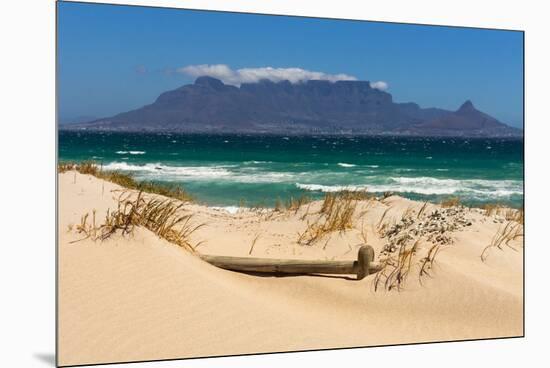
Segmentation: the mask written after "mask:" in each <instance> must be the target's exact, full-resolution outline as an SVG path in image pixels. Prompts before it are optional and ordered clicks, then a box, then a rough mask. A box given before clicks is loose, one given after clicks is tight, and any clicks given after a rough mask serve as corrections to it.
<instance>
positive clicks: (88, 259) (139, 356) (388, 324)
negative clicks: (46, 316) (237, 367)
mask: <svg viewBox="0 0 550 368" xmlns="http://www.w3.org/2000/svg"><path fill="white" fill-rule="evenodd" d="M122 190H124V189H123V188H121V187H119V186H117V185H115V184H113V183H110V182H107V181H104V180H101V179H98V178H96V177H93V176H90V175H82V174H80V173H76V172H73V171H68V172H65V173H62V174H59V229H58V231H59V245H58V247H59V248H58V250H59V274H58V277H59V300H58V303H59V304H58V305H59V318H58V323H59V324H58V327H59V348H60V350H59V363H60V364H61V365H76V364H86V363H106V362H120V361H136V360H150V359H171V358H187V357H205V356H216V355H233V354H245V353H262V352H276V351H295V350H307V349H327V348H342V347H354V346H374V345H386V344H401V343H416V342H430V341H441V340H464V339H480V338H491V337H510V336H521V335H522V334H523V257H522V254H523V248H522V247H523V238H516V239H513V240H511V241H510V242H509V244H508V245H507V246H503V247H502V249H499V248H498V247H492V248H489V249H488V250H486V248H487V247H488V246H489V245H490V244H491V243H492V241H493V240H494V237H495V234H498V233H499V232H500V231H502V229H503V228H504V227H505V226H506V224H507V223H508V222H509V221H508V220H507V219H505V218H504V216H503V215H502V214H499V213H496V214H491V215H487V214H486V213H484V211H483V210H480V209H469V208H464V207H446V208H441V206H440V205H437V204H427V205H426V206H424V203H423V202H416V201H411V200H408V199H405V198H402V197H398V196H390V197H388V198H385V199H383V200H381V199H370V200H360V201H357V203H356V204H355V207H354V214H353V227H352V228H350V229H348V230H346V231H337V232H332V233H330V234H328V235H326V236H324V237H322V239H320V240H319V241H316V242H313V243H312V244H309V245H307V244H303V242H302V243H299V242H298V238H299V235H300V234H304V232H305V231H306V229H307V228H308V222H309V224H312V223H314V222H315V221H316V219H318V218H319V214H318V213H319V211H320V208H321V206H322V201H316V202H311V203H307V204H304V205H302V206H300V207H299V208H297V209H296V210H294V209H293V210H281V211H278V212H274V211H272V210H268V209H246V208H243V209H240V210H238V211H237V212H236V213H229V212H228V211H226V210H224V209H222V208H212V207H207V206H204V205H200V204H194V203H189V204H185V205H184V207H183V209H184V211H186V212H187V213H189V214H192V218H191V222H192V223H193V224H196V225H199V224H203V226H202V227H200V228H199V229H198V230H197V231H195V232H194V233H193V234H192V235H191V244H195V245H197V244H198V246H197V247H196V252H198V253H200V254H205V255H224V256H239V257H249V256H250V257H261V258H280V259H308V260H355V259H357V251H358V249H359V247H360V246H361V245H362V244H363V243H364V239H365V237H366V239H367V244H369V245H371V246H372V247H373V248H374V250H375V254H376V260H377V261H380V260H381V257H382V258H383V257H384V249H385V247H386V246H387V244H388V241H389V240H390V239H394V240H395V237H394V238H391V236H390V235H388V234H389V232H388V230H389V229H391V228H395V224H396V223H399V221H400V219H402V218H405V217H407V216H406V215H407V214H410V217H411V218H414V219H415V220H414V224H413V225H410V228H407V226H409V225H406V224H405V225H403V227H404V228H407V229H408V230H407V231H409V232H410V231H416V232H417V233H418V234H420V235H418V236H419V238H421V239H422V241H420V242H419V243H418V244H419V245H418V254H419V255H420V256H421V255H422V254H425V253H426V252H427V251H428V250H429V247H430V246H431V245H432V244H433V243H432V242H431V241H436V242H439V243H441V244H440V247H439V252H438V254H437V258H436V260H435V261H434V263H433V267H432V268H431V269H430V271H429V275H427V276H424V277H422V278H421V282H420V281H419V276H418V271H416V272H413V271H411V274H410V275H409V276H408V278H407V279H406V282H404V283H403V286H402V287H401V288H400V289H399V290H397V289H392V290H386V289H385V288H383V287H382V288H378V289H377V290H375V287H374V283H375V277H376V275H369V276H368V277H366V278H365V279H363V280H360V281H357V280H354V276H353V275H350V276H349V277H347V276H341V275H304V276H291V277H290V276H289V277H273V276H269V275H268V276H258V275H250V274H244V273H238V272H233V271H227V270H222V269H219V268H216V267H214V266H212V265H210V264H208V263H206V262H204V261H202V260H201V259H200V258H199V257H197V255H194V254H191V253H190V252H189V251H187V250H185V249H183V248H181V247H178V246H176V245H174V244H172V243H170V242H168V241H166V240H164V239H162V238H160V237H158V236H157V235H156V234H154V233H153V232H151V231H149V230H147V229H146V228H141V227H140V228H136V229H135V230H134V231H133V233H132V234H130V235H125V236H123V235H121V234H119V233H115V234H114V235H113V236H111V237H109V238H108V239H106V240H104V241H94V240H91V239H84V240H80V241H77V240H79V239H82V238H83V236H82V234H79V233H78V232H77V231H76V230H75V226H77V225H78V224H79V223H80V222H81V217H82V216H83V215H84V214H86V213H88V214H90V216H91V214H92V213H93V211H94V210H95V213H96V218H97V222H98V223H99V222H101V221H102V219H104V218H105V214H106V213H107V211H108V210H109V211H113V210H114V209H115V208H116V206H117V199H116V198H117V197H118V196H119V195H120V193H121V191H122ZM423 206H424V208H423ZM419 212H421V213H422V214H423V215H422V216H420V215H418V213H419ZM434 212H437V213H438V214H442V216H443V217H444V218H445V219H444V220H441V219H439V220H438V219H436V217H437V216H435V215H432V214H433V213H434ZM432 220H433V221H443V222H447V223H452V224H458V225H457V226H456V228H452V229H449V230H448V231H447V232H445V234H444V235H445V238H439V239H438V240H434V239H435V238H434V237H433V236H432V240H430V241H428V237H429V236H430V233H429V231H428V230H429V228H428V227H427V226H428V225H429V224H428V223H430V224H431V221H432ZM384 224H386V225H384ZM384 226H385V227H386V228H385V231H381V228H384ZM429 226H431V225H429ZM413 229H416V230H413ZM426 229H428V230H426ZM397 230H399V229H397ZM384 234H385V236H383V235H384ZM395 241H396V240H395ZM484 251H485V253H484ZM390 253H391V252H390ZM482 254H484V255H485V257H484V260H482V259H481V255H482ZM420 256H419V257H420Z"/></svg>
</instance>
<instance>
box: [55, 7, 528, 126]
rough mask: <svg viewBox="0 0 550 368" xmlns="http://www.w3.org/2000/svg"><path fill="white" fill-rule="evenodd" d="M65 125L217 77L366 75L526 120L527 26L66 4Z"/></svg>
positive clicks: (424, 97) (429, 103) (427, 96)
mask: <svg viewBox="0 0 550 368" xmlns="http://www.w3.org/2000/svg"><path fill="white" fill-rule="evenodd" d="M58 11H59V14H58V37H59V38H58V63H59V69H58V88H59V116H60V119H61V120H62V121H70V120H80V119H84V120H85V119H86V118H99V117H106V116H111V115H114V114H117V113H119V112H123V111H128V110H131V109H135V108H138V107H141V106H143V105H146V104H150V103H152V102H153V101H154V100H155V99H156V98H157V97H158V95H159V94H160V93H162V92H165V91H167V90H171V89H175V88H178V87H180V86H182V85H184V84H189V83H192V82H193V81H194V79H195V78H196V77H197V76H200V75H210V76H213V77H216V78H219V79H221V80H222V81H224V83H227V84H233V85H239V84H240V83H245V82H255V81H258V80H260V79H264V78H266V79H270V80H273V81H280V80H285V79H288V80H290V81H291V82H294V83H299V82H301V81H303V80H307V79H325V80H329V81H336V80H356V79H357V80H368V81H370V82H371V86H372V87H373V88H378V89H380V90H385V91H387V92H388V93H391V94H392V95H393V99H394V101H396V102H416V103H418V104H419V105H420V106H422V107H439V108H443V109H448V110H456V109H457V108H458V107H459V106H460V105H461V104H462V103H463V102H464V101H466V100H471V101H472V102H473V103H474V104H475V106H476V107H477V108H478V109H480V110H482V111H484V112H486V113H488V114H490V115H492V116H494V117H496V118H497V119H499V120H500V121H502V122H504V123H506V124H509V125H511V126H515V127H521V126H522V124H523V33H521V32H517V31H502V30H480V29H471V28H456V27H440V26H419V25H407V24H392V23H377V22H365V21H342V20H329V19H317V18H301V17H287V16H265V15H254V14H238V13H222V12H208V11H192V10H175V9H161V8H146V7H133V6H114V5H101V4H83V3H70V2H59V3H58Z"/></svg>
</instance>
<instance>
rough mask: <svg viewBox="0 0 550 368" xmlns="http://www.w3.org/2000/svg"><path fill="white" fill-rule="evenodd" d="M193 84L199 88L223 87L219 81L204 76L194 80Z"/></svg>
mask: <svg viewBox="0 0 550 368" xmlns="http://www.w3.org/2000/svg"><path fill="white" fill-rule="evenodd" d="M195 84H196V85H199V86H210V87H221V86H223V85H224V84H223V82H222V81H221V80H219V79H216V78H212V77H209V76H206V75H205V76H202V77H198V78H197V79H195Z"/></svg>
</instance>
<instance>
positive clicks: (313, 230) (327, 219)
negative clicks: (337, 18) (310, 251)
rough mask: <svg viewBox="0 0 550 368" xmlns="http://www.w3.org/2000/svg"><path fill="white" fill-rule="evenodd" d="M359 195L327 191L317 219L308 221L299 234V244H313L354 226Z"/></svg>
mask: <svg viewBox="0 0 550 368" xmlns="http://www.w3.org/2000/svg"><path fill="white" fill-rule="evenodd" d="M358 198H359V196H358V195H356V194H353V193H351V192H348V191H344V192H336V193H327V194H325V198H324V200H323V203H322V204H321V209H320V210H319V212H318V215H319V216H318V217H317V219H316V221H314V222H312V223H310V222H309V221H308V222H307V227H306V229H305V230H304V231H303V232H302V233H299V234H298V244H304V245H313V244H314V243H316V242H317V241H319V240H320V239H322V238H323V237H324V236H325V235H327V234H330V233H332V232H334V231H346V230H349V229H352V228H353V215H354V213H355V209H356V207H357V201H358Z"/></svg>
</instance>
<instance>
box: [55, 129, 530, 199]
mask: <svg viewBox="0 0 550 368" xmlns="http://www.w3.org/2000/svg"><path fill="white" fill-rule="evenodd" d="M59 160H60V161H84V160H94V161H96V162H97V163H98V164H101V165H102V166H103V168H104V169H105V170H120V171H123V172H129V173H132V174H133V175H134V176H135V178H136V179H138V180H145V181H154V182H160V183H168V184H172V185H180V186H182V187H183V188H185V190H187V191H188V192H189V193H190V194H192V195H193V196H194V197H195V198H196V199H197V200H198V201H200V202H203V203H206V204H208V205H212V206H223V207H235V206H239V205H243V204H244V205H245V206H255V205H263V206H273V205H274V203H275V202H276V201H277V199H281V200H285V199H287V198H289V197H291V196H294V197H299V196H301V195H308V196H311V197H314V198H321V197H322V196H323V195H324V193H326V192H334V191H339V190H343V189H349V190H365V189H366V190H368V191H369V192H373V193H379V194H382V193H383V192H387V191H391V192H395V193H396V194H400V195H402V196H404V197H407V198H411V199H417V200H428V201H433V202H437V201H440V200H442V199H445V198H449V197H459V198H460V199H461V200H462V202H463V203H465V204H467V205H471V206H479V205H481V204H484V203H501V204H503V205H508V206H512V207H516V208H519V207H521V206H522V205H523V141H522V140H518V139H502V138H499V139H496V138H493V139H485V138H417V137H359V136H356V137H353V136H332V137H329V136H307V137H306V136H269V135H265V136H258V135H214V134H174V133H172V134H168V133H114V132H85V131H79V132H75V131H60V132H59Z"/></svg>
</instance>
